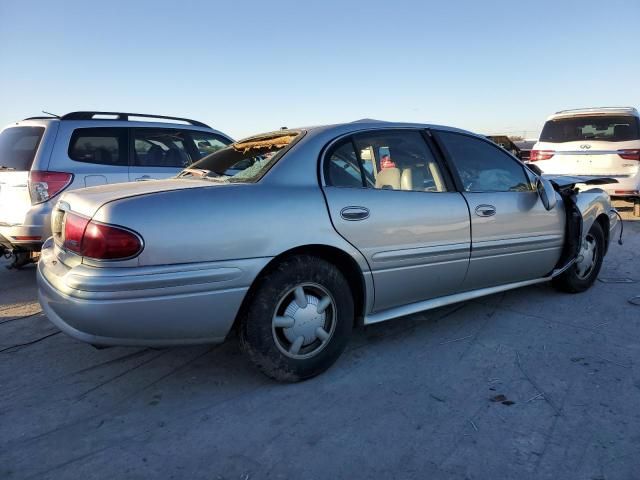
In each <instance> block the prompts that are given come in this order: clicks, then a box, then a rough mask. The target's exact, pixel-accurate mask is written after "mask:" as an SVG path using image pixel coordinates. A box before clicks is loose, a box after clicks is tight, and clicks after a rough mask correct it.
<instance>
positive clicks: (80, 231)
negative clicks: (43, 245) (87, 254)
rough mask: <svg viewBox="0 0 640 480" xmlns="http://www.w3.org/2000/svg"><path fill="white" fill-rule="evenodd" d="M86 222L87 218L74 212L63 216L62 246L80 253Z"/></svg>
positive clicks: (87, 221)
mask: <svg viewBox="0 0 640 480" xmlns="http://www.w3.org/2000/svg"><path fill="white" fill-rule="evenodd" d="M88 224H89V219H88V218H85V217H81V216H80V215H76V214H75V213H67V214H66V215H65V217H64V241H63V242H62V246H63V247H64V248H66V249H67V250H71V251H72V252H75V253H78V254H80V255H82V237H83V236H84V231H85V229H86V228H87V225H88Z"/></svg>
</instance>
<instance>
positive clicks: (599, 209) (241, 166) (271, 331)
mask: <svg viewBox="0 0 640 480" xmlns="http://www.w3.org/2000/svg"><path fill="white" fill-rule="evenodd" d="M610 181H613V182H615V180H608V179H595V178H581V177H580V178H573V177H570V178H561V179H548V178H544V177H542V176H540V175H539V174H538V173H536V172H535V171H534V170H532V169H530V168H529V167H527V166H525V165H524V164H522V163H521V162H520V161H519V160H518V159H517V158H515V157H513V156H512V155H511V154H509V153H508V152H506V151H505V150H504V149H502V148H500V147H498V146H497V145H495V144H493V143H492V142H490V141H488V140H487V139H485V138H483V137H481V136H478V135H475V134H472V133H469V132H466V131H462V130H458V129H455V128H449V127H442V126H435V125H416V124H403V123H386V122H373V121H364V122H355V123H348V124H341V125H330V126H321V127H314V128H305V129H285V130H281V131H277V132H272V133H267V134H264V135H258V136H254V137H250V138H248V139H245V140H241V141H239V142H236V143H233V144H232V145H230V146H229V147H227V148H224V149H222V150H220V151H218V152H216V153H213V154H212V155H209V156H207V157H205V158H203V159H202V160H200V161H199V162H196V163H195V164H193V165H192V166H190V167H189V168H187V169H186V170H184V171H183V172H182V173H181V174H179V175H178V177H176V178H173V179H170V180H158V181H150V182H143V183H139V184H122V185H107V186H100V187H94V188H88V189H84V190H78V191H72V192H68V193H65V194H63V195H62V197H61V198H60V200H59V202H58V204H57V206H56V208H55V212H54V215H53V221H52V222H53V224H52V232H53V237H52V238H50V239H49V240H48V241H47V242H46V243H45V245H44V247H43V249H42V258H41V261H40V263H39V265H38V281H39V298H40V303H41V304H42V307H43V309H44V311H45V312H46V314H47V316H48V318H49V319H50V320H51V321H52V322H53V323H54V324H56V325H57V326H58V327H59V328H60V329H61V330H63V331H64V332H66V333H67V334H69V335H71V336H73V337H75V338H77V339H79V340H82V341H85V342H88V343H91V344H94V345H98V346H106V345H151V346H167V345H186V344H197V343H216V342H222V341H223V340H225V338H227V336H228V335H229V333H230V332H231V331H232V330H237V331H238V332H239V337H240V342H241V345H242V347H243V349H244V351H245V352H246V353H247V355H248V357H249V358H250V359H251V361H252V362H253V363H254V364H255V365H257V366H258V368H260V369H261V370H262V371H263V372H264V373H265V374H267V375H268V376H270V377H272V378H275V379H278V380H282V381H298V380H303V379H306V378H310V377H313V376H315V375H317V374H319V373H321V372H323V371H324V370H326V369H327V368H328V367H329V366H331V365H332V364H333V363H334V362H335V361H336V360H337V358H338V357H339V356H340V354H341V352H342V351H343V350H344V348H345V346H346V345H347V342H348V341H349V336H350V334H351V331H352V329H353V327H354V326H355V325H358V324H365V325H366V324H372V323H376V322H382V321H386V320H391V319H394V318H398V317H402V316H404V315H408V314H412V313H415V312H419V311H423V310H428V309H433V308H437V307H441V306H443V305H448V304H451V303H455V302H460V301H464V300H469V299H472V298H476V297H480V296H484V295H490V294H494V293H496V292H501V291H505V290H509V289H513V288H518V287H524V286H528V285H533V284H536V283H540V282H548V281H551V282H553V284H554V285H555V286H556V287H557V288H559V289H561V290H563V291H566V292H572V293H575V292H582V291H584V290H586V289H588V288H589V287H590V286H591V285H592V284H593V282H594V280H595V279H596V277H597V276H598V272H599V271H600V267H601V265H602V261H603V258H604V256H605V254H606V252H607V249H608V247H609V243H610V240H611V239H612V238H613V237H614V236H615V233H616V232H615V230H616V228H617V227H618V225H619V222H618V217H617V213H616V211H615V209H613V208H612V206H611V204H610V201H609V197H608V195H607V194H606V193H605V192H604V191H602V190H601V189H598V188H597V187H593V185H591V186H587V187H584V186H583V188H582V190H581V191H579V190H578V189H577V188H576V185H577V184H580V183H582V184H584V183H586V184H587V185H588V184H599V183H606V182H610Z"/></svg>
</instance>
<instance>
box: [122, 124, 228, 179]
mask: <svg viewBox="0 0 640 480" xmlns="http://www.w3.org/2000/svg"><path fill="white" fill-rule="evenodd" d="M131 132H132V133H131V137H132V144H133V145H132V164H131V167H130V169H129V177H130V179H131V180H132V181H134V180H135V181H143V180H153V179H162V178H169V177H173V176H175V175H177V174H178V173H179V172H180V171H182V170H183V169H184V168H186V167H188V166H189V165H191V164H192V163H193V162H195V161H197V160H200V159H201V158H203V157H205V156H207V155H209V154H210V153H213V152H216V151H217V150H219V149H221V148H224V147H225V146H227V145H228V144H229V143H230V142H229V141H228V140H227V139H225V138H223V137H221V136H219V135H216V134H214V133H210V132H201V131H189V130H181V129H170V128H133V129H131Z"/></svg>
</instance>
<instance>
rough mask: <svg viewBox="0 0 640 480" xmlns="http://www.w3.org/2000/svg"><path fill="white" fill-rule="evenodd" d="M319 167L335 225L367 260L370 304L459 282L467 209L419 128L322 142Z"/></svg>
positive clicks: (465, 255) (395, 301) (397, 301)
mask: <svg viewBox="0 0 640 480" xmlns="http://www.w3.org/2000/svg"><path fill="white" fill-rule="evenodd" d="M323 169H324V182H325V187H324V192H325V196H326V199H327V203H328V206H329V212H330V214H331V219H332V221H333V224H334V226H335V228H336V230H337V231H338V233H340V235H342V236H343V237H344V238H345V239H346V240H347V241H349V242H350V243H351V244H352V245H354V246H355V247H356V248H357V249H358V250H359V251H360V252H362V254H363V255H364V257H365V258H366V259H367V262H368V263H369V266H370V267H371V271H372V274H373V280H374V285H375V300H374V310H375V311H380V310H384V309H387V308H391V307H395V306H399V305H403V304H409V303H413V302H419V301H422V300H427V299H430V298H435V297H439V296H443V295H447V294H450V293H453V292H455V291H457V289H458V288H460V286H461V284H462V281H463V279H464V276H465V273H466V271H467V266H468V262H469V250H470V231H469V211H468V209H467V204H466V202H465V200H464V198H463V197H462V195H461V194H460V193H458V192H456V191H455V189H454V188H453V185H452V183H451V182H450V180H449V179H447V177H446V176H445V174H444V171H443V169H442V166H441V165H440V164H439V163H438V160H437V159H436V157H434V155H433V153H432V150H431V149H430V148H429V146H428V144H427V142H426V140H425V137H424V136H423V133H422V132H421V131H419V130H376V131H370V132H364V133H360V134H356V135H354V136H352V137H346V138H343V139H341V140H339V141H338V142H337V143H335V144H334V145H332V146H331V147H330V148H329V149H328V151H327V153H326V154H325V156H324V163H323Z"/></svg>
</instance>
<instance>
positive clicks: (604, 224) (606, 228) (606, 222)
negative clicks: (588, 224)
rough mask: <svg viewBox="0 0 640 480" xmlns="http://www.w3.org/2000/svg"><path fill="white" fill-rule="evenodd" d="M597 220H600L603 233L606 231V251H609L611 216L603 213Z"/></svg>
mask: <svg viewBox="0 0 640 480" xmlns="http://www.w3.org/2000/svg"><path fill="white" fill-rule="evenodd" d="M596 222H598V223H599V224H600V226H601V227H602V233H604V245H605V253H607V250H608V249H609V217H608V216H607V215H606V214H604V213H601V214H600V215H598V217H597V218H596Z"/></svg>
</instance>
